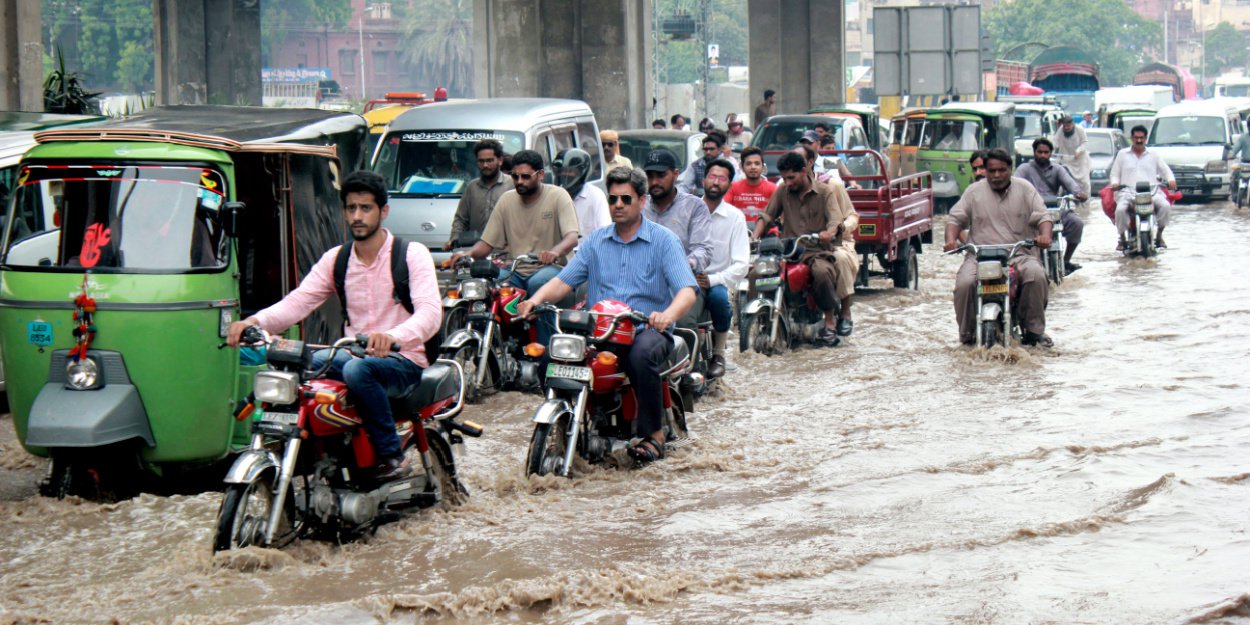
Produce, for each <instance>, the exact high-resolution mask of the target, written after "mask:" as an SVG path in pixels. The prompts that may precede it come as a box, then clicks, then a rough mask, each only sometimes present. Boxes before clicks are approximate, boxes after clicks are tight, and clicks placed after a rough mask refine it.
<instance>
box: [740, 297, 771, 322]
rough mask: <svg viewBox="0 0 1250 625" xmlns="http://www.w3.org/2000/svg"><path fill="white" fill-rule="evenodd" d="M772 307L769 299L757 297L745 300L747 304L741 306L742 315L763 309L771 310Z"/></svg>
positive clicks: (753, 313)
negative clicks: (748, 300)
mask: <svg viewBox="0 0 1250 625" xmlns="http://www.w3.org/2000/svg"><path fill="white" fill-rule="evenodd" d="M772 307H773V303H772V302H771V301H769V300H766V299H764V298H762V297H758V298H755V299H753V300H751V301H750V302H747V305H746V306H743V307H742V316H743V317H746V316H747V315H758V314H760V313H761V312H763V311H765V310H772Z"/></svg>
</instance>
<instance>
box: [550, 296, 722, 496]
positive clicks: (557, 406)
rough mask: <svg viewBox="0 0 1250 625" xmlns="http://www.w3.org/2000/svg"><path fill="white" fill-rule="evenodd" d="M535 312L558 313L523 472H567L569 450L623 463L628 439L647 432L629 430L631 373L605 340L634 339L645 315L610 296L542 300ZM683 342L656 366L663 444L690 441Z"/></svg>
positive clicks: (631, 420) (633, 412)
mask: <svg viewBox="0 0 1250 625" xmlns="http://www.w3.org/2000/svg"><path fill="white" fill-rule="evenodd" d="M534 312H536V313H540V312H551V313H554V314H555V315H556V333H555V334H554V335H552V337H551V343H550V345H549V346H548V349H547V354H548V355H549V356H550V358H551V360H552V362H551V363H550V364H548V365H547V371H546V373H547V399H546V400H545V401H544V402H543V403H542V404H541V405H540V406H539V407H538V410H536V411H535V412H534V416H533V418H532V419H531V420H532V421H533V422H534V433H533V435H532V436H531V438H530V445H529V451H528V453H527V454H526V459H525V473H526V475H547V474H549V473H554V474H556V475H560V476H564V477H568V476H569V472H570V470H571V469H572V467H573V458H574V456H578V457H581V458H582V459H584V460H586V461H587V462H590V463H591V464H599V463H603V462H606V461H608V460H609V459H613V460H616V461H617V462H618V463H619V464H624V463H625V459H624V455H625V452H626V450H627V449H628V447H629V445H630V443H631V440H633V439H637V438H640V437H643V436H646V435H647V434H649V433H648V432H635V431H634V423H635V419H636V417H637V410H638V408H637V407H638V401H637V399H636V397H635V395H634V389H633V387H632V386H631V385H630V383H629V378H628V377H627V376H626V375H625V372H624V371H622V370H621V368H620V366H619V362H618V357H617V355H616V354H615V353H614V352H612V351H611V349H610V347H611V345H632V344H633V341H634V332H635V328H637V326H639V325H640V324H644V323H646V322H647V317H646V316H645V315H643V314H642V313H639V312H634V311H633V310H631V309H630V308H629V307H628V306H626V305H624V304H621V303H619V302H614V301H611V300H604V301H602V302H599V303H598V304H595V305H594V306H593V307H592V308H591V310H563V309H560V308H557V307H555V306H552V305H551V304H542V305H540V306H536V307H535V308H534ZM691 369H692V365H691V362H690V352H689V350H688V349H687V348H686V344H685V342H684V341H673V349H672V351H671V352H670V353H669V356H668V358H667V359H666V360H665V362H664V363H663V365H662V366H661V370H660V376H661V377H662V378H663V379H664V381H665V384H664V389H665V392H664V417H663V424H664V433H665V439H666V440H667V443H666V445H665V446H666V447H667V448H670V449H671V448H674V447H679V446H681V445H682V444H684V443H686V442H687V441H688V440H689V431H688V430H687V429H686V414H687V413H688V412H690V410H691V409H692V405H691V404H690V403H687V399H686V398H684V397H683V396H682V395H681V392H680V385H681V380H682V378H683V377H686V376H692V375H697V374H694V373H692V371H691Z"/></svg>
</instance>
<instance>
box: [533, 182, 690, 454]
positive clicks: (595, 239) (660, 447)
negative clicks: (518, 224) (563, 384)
mask: <svg viewBox="0 0 1250 625" xmlns="http://www.w3.org/2000/svg"><path fill="white" fill-rule="evenodd" d="M649 160H650V159H648V161H649ZM606 182H607V185H608V204H609V205H610V206H611V207H612V223H613V226H614V227H612V228H601V229H599V230H596V231H595V232H593V233H591V235H590V236H589V237H587V238H586V239H585V240H583V241H582V245H581V247H580V248H579V249H578V252H577V255H576V256H574V257H573V260H572V261H571V262H570V263H569V265H568V267H565V268H564V271H561V272H560V275H558V276H556V277H555V278H553V279H552V280H551V281H550V282H548V283H547V284H545V285H543V287H542V288H541V289H539V290H538V292H537V293H534V294H533V295H531V296H530V298H529V299H527V300H525V301H524V302H521V303H520V304H519V305H518V306H517V313H518V314H520V315H528V314H530V312H531V311H533V309H534V307H535V306H537V305H539V304H543V303H547V302H551V301H557V300H560V299H563V298H565V297H567V296H568V295H569V294H570V293H572V292H573V289H574V288H576V287H577V286H579V285H581V284H582V283H587V284H588V287H589V288H588V295H589V300H588V301H591V302H600V301H603V300H618V301H621V302H624V303H625V304H626V305H628V306H629V307H630V308H632V309H634V310H635V311H638V312H641V313H643V314H645V315H647V317H648V327H647V328H646V329H644V330H642V331H641V332H638V333H637V334H636V335H635V336H634V344H633V345H631V346H628V347H625V346H617V348H618V349H621V350H627V351H624V352H618V356H619V357H620V358H621V361H622V363H623V366H622V368H623V369H624V370H625V374H626V375H627V376H629V380H630V383H631V384H632V385H633V386H634V389H635V391H636V394H637V397H638V424H637V427H636V431H637V432H640V433H648V434H646V436H645V438H643V439H642V440H641V441H640V442H639V443H638V444H637V445H634V446H633V447H631V448H630V449H629V455H630V456H631V457H633V458H634V459H635V460H637V461H638V462H640V463H642V464H646V463H649V462H652V461H655V460H659V459H662V458H663V457H664V441H665V436H664V429H663V425H662V424H663V416H664V396H663V394H662V393H663V391H664V381H663V380H662V379H661V378H660V366H661V363H663V362H664V359H665V358H667V357H668V354H669V352H670V351H671V350H672V349H673V337H672V334H671V333H670V332H669V331H668V330H669V328H671V327H672V325H673V324H674V323H675V322H676V321H677V320H678V319H680V318H681V317H682V316H683V315H685V314H686V312H687V311H689V309H690V307H691V306H692V305H693V304H694V300H695V290H696V289H697V288H698V285H697V284H696V283H695V279H694V274H693V273H692V272H691V271H690V265H689V264H688V262H687V259H686V255H685V252H684V251H683V250H682V247H681V241H680V240H678V238H677V236H676V235H674V234H673V233H672V232H670V231H669V230H667V229H665V228H663V227H662V226H659V225H658V224H656V223H655V222H652V221H651V220H649V219H646V218H645V217H644V216H643V208H642V198H643V197H645V194H646V191H647V178H646V177H644V175H643V173H642V172H640V171H638V170H631V169H626V168H624V167H618V168H616V169H614V170H612V171H611V172H608V176H607V180H606ZM699 207H700V209H701V210H703V212H704V214H705V215H706V214H707V208H706V207H704V206H703V203H702V202H699Z"/></svg>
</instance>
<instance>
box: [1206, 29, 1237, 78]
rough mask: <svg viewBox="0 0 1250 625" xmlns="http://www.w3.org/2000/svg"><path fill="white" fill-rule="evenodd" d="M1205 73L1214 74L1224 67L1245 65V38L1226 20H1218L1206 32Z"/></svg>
mask: <svg viewBox="0 0 1250 625" xmlns="http://www.w3.org/2000/svg"><path fill="white" fill-rule="evenodd" d="M1205 46H1206V52H1205V56H1206V65H1207V66H1206V73H1207V74H1209V75H1216V74H1219V73H1220V72H1222V71H1224V70H1225V69H1226V68H1234V67H1245V66H1246V59H1247V55H1246V38H1245V36H1243V35H1242V34H1241V33H1239V32H1237V29H1236V28H1234V27H1233V25H1232V24H1230V23H1228V22H1220V23H1219V24H1218V25H1217V26H1216V27H1215V28H1213V29H1211V30H1210V31H1208V32H1207V36H1206V40H1205Z"/></svg>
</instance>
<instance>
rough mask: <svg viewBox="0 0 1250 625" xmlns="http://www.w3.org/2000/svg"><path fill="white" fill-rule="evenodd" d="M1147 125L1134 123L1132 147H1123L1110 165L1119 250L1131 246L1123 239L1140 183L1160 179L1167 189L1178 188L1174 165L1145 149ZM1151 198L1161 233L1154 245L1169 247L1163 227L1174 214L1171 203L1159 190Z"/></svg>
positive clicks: (1153, 182) (1131, 135) (1131, 132)
mask: <svg viewBox="0 0 1250 625" xmlns="http://www.w3.org/2000/svg"><path fill="white" fill-rule="evenodd" d="M1146 135H1147V131H1146V127H1145V126H1133V129H1132V130H1131V131H1129V136H1130V137H1131V138H1132V140H1133V145H1132V147H1128V148H1124V149H1123V150H1120V153H1119V154H1117V155H1116V157H1115V165H1113V166H1112V167H1111V174H1110V176H1109V178H1110V180H1111V188H1113V189H1116V190H1117V192H1116V201H1115V229H1116V230H1117V231H1118V232H1119V233H1120V242H1119V244H1118V245H1117V246H1116V249H1117V250H1123V249H1124V248H1125V247H1127V246H1128V243H1127V241H1126V240H1125V238H1124V234H1125V232H1127V231H1128V224H1129V220H1128V215H1129V211H1130V210H1133V201H1134V199H1135V197H1136V196H1137V183H1138V182H1139V181H1141V182H1149V183H1150V184H1152V185H1153V184H1155V183H1156V182H1158V181H1159V180H1162V181H1163V182H1166V183H1167V185H1168V189H1171V190H1172V191H1175V190H1176V176H1174V175H1172V168H1171V167H1168V164H1167V163H1165V162H1164V161H1163V159H1162V158H1159V155H1158V154H1155V153H1154V152H1148V151H1147V150H1146ZM1151 201H1152V202H1153V203H1154V206H1155V222H1156V223H1158V224H1159V232H1158V234H1156V235H1155V247H1160V248H1161V247H1167V246H1166V245H1164V243H1163V228H1164V227H1165V226H1167V225H1168V216H1169V215H1170V214H1171V213H1172V204H1171V203H1170V202H1168V199H1167V197H1166V196H1165V195H1164V194H1163V193H1162V192H1161V191H1159V190H1158V189H1155V192H1154V195H1153V196H1152V197H1151Z"/></svg>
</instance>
